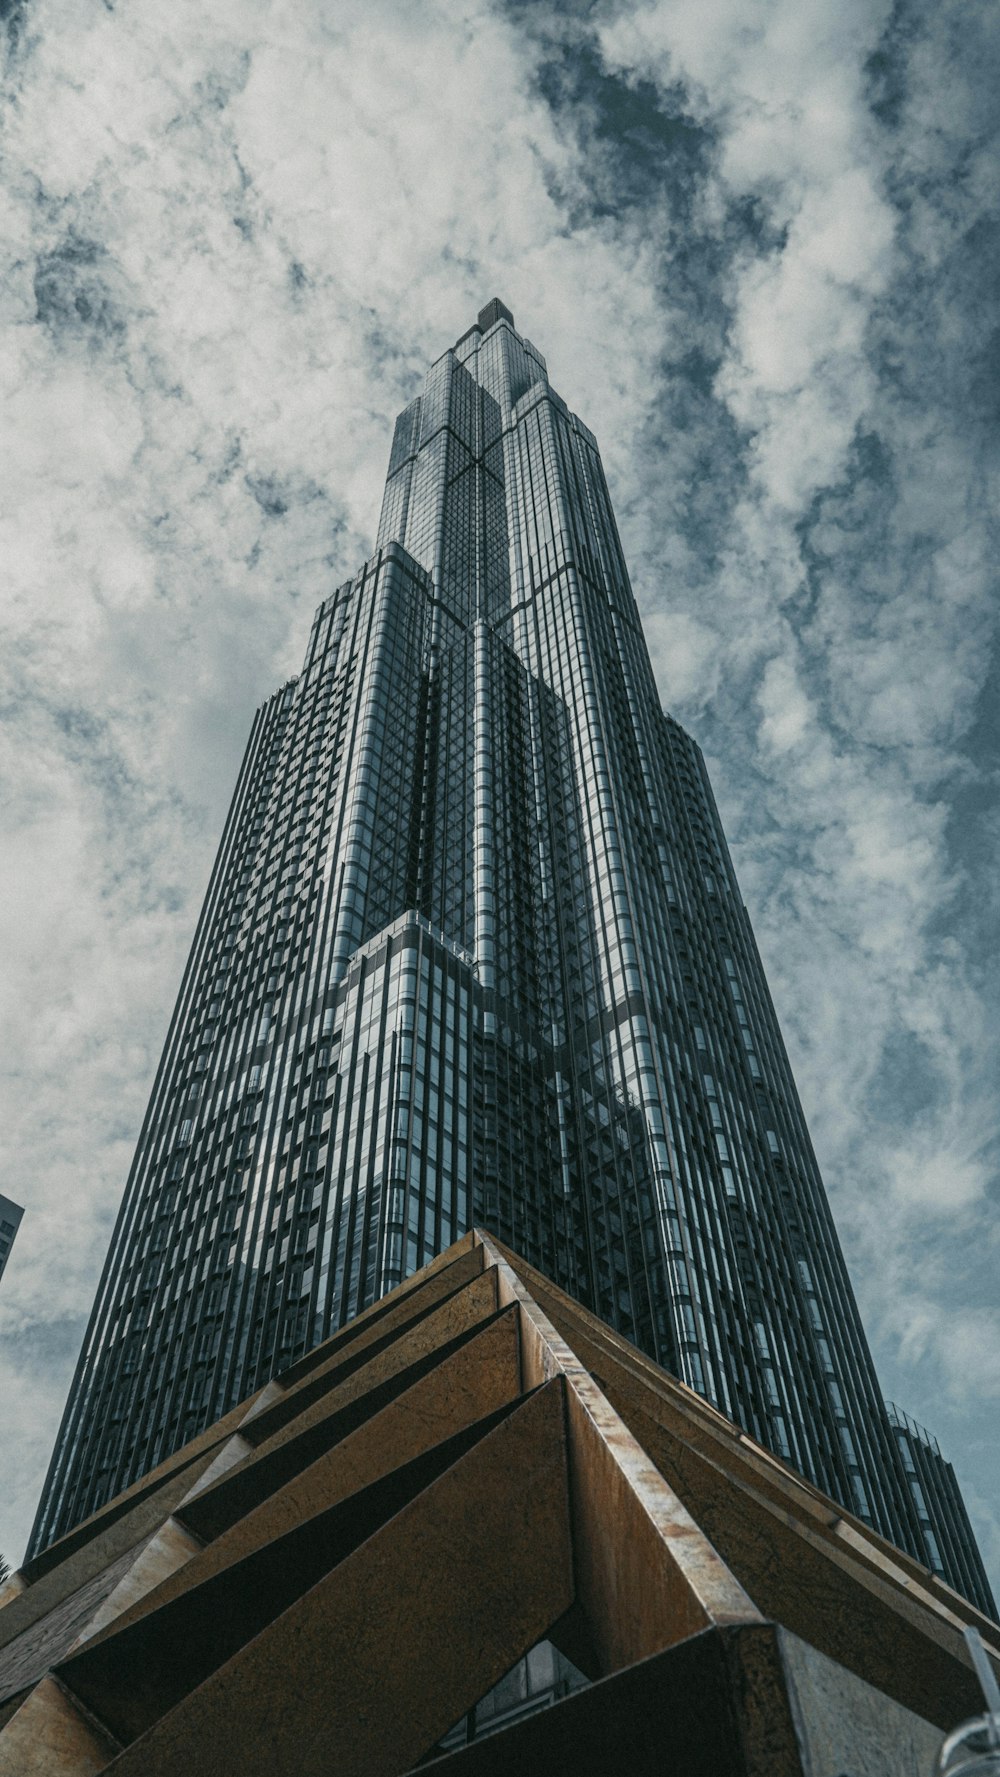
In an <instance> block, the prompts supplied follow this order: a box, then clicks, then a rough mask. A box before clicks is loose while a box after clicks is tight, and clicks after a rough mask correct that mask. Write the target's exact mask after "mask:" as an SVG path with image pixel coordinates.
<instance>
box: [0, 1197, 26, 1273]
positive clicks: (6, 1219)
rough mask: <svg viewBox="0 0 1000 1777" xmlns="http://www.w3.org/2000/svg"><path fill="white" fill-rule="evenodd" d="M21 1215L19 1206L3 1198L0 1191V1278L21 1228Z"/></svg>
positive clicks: (21, 1210) (21, 1211)
mask: <svg viewBox="0 0 1000 1777" xmlns="http://www.w3.org/2000/svg"><path fill="white" fill-rule="evenodd" d="M23 1214H24V1210H23V1209H22V1208H21V1205H20V1204H19V1203H14V1202H13V1201H12V1199H11V1198H10V1197H5V1196H4V1195H3V1192H2V1191H0V1277H2V1276H3V1274H4V1271H5V1270H6V1268H7V1260H8V1259H9V1258H10V1249H11V1247H12V1246H13V1244H14V1236H15V1235H16V1233H17V1230H18V1228H19V1227H20V1226H21V1217H22V1216H23Z"/></svg>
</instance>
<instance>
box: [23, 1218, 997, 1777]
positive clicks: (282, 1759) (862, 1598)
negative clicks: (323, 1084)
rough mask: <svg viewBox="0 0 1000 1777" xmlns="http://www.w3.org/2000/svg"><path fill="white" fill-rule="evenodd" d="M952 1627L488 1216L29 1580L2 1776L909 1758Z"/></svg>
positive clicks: (936, 1586)
mask: <svg viewBox="0 0 1000 1777" xmlns="http://www.w3.org/2000/svg"><path fill="white" fill-rule="evenodd" d="M969 1623H974V1624H976V1626H977V1627H978V1628H979V1629H980V1631H981V1633H982V1634H983V1637H984V1640H986V1642H987V1643H988V1644H989V1645H990V1647H991V1649H992V1650H993V1651H994V1652H995V1650H996V1647H997V1632H996V1630H995V1627H993V1626H991V1625H990V1624H989V1623H987V1622H986V1620H985V1619H984V1618H981V1617H978V1616H977V1614H976V1612H975V1611H974V1610H973V1609H972V1608H971V1607H970V1606H968V1605H966V1604H965V1603H964V1602H963V1601H962V1600H960V1599H959V1598H958V1597H957V1596H956V1595H955V1594H954V1593H951V1592H950V1591H948V1589H947V1587H945V1586H943V1585H942V1584H941V1582H940V1581H938V1580H936V1579H934V1578H933V1577H932V1576H931V1575H930V1574H929V1573H927V1572H926V1571H925V1570H924V1569H921V1568H919V1567H918V1566H917V1565H916V1563H914V1562H912V1561H910V1560H909V1559H908V1558H907V1557H905V1556H902V1555H900V1554H899V1553H898V1551H896V1550H893V1549H890V1548H889V1546H888V1545H887V1544H885V1543H883V1542H882V1541H881V1540H880V1539H879V1538H878V1537H877V1536H875V1535H873V1533H872V1532H871V1531H870V1530H868V1529H866V1528H865V1527H864V1526H863V1525H862V1524H861V1523H860V1522H855V1521H854V1520H852V1519H850V1518H849V1517H847V1516H846V1515H845V1514H844V1512H843V1511H842V1510H841V1509H840V1508H839V1507H837V1506H835V1505H834V1504H833V1503H832V1502H831V1501H830V1500H828V1499H825V1498H824V1497H823V1496H822V1495H820V1494H819V1493H817V1492H816V1491H815V1489H813V1488H811V1487H809V1486H808V1485H807V1484H806V1483H805V1482H804V1481H802V1480H801V1479H800V1478H799V1477H797V1476H795V1475H793V1474H792V1473H791V1472H790V1471H789V1470H788V1469H786V1468H785V1467H784V1466H783V1465H782V1464H781V1463H780V1462H777V1461H776V1460H775V1458H774V1457H773V1456H771V1455H770V1454H768V1453H767V1452H766V1451H764V1450H763V1449H762V1448H760V1447H759V1446H758V1445H756V1444H754V1443H753V1442H752V1441H751V1440H750V1439H748V1438H747V1437H746V1436H745V1434H743V1433H741V1432H740V1431H738V1430H737V1428H736V1427H735V1426H733V1425H732V1424H730V1423H729V1422H728V1421H727V1420H725V1419H723V1418H722V1417H721V1416H720V1415H719V1414H718V1413H717V1412H716V1411H715V1410H714V1409H713V1408H711V1407H709V1406H708V1405H707V1404H706V1403H705V1402H704V1401H703V1400H702V1399H701V1398H700V1397H699V1396H697V1395H695V1394H693V1393H692V1392H691V1391H690V1390H688V1389H687V1388H685V1387H684V1386H683V1385H682V1384H680V1383H679V1382H677V1381H676V1380H674V1379H673V1378H672V1377H670V1376H668V1375H667V1374H666V1373H665V1372H664V1371H662V1370H660V1369H658V1368H657V1366H656V1365H655V1364H653V1363H652V1362H651V1361H650V1360H649V1359H648V1358H646V1357H643V1356H642V1355H641V1354H640V1353H639V1352H638V1351H636V1350H635V1349H634V1348H633V1347H632V1346H631V1345H629V1344H628V1343H627V1342H626V1341H625V1340H624V1339H622V1338H621V1337H620V1336H619V1335H617V1334H615V1333H614V1332H612V1331H610V1330H609V1329H608V1328H607V1327H606V1326H605V1325H604V1324H603V1323H602V1322H601V1321H598V1320H596V1319H595V1318H594V1317H593V1316H592V1315H590V1314H588V1313H587V1312H586V1310H584V1309H582V1308H581V1307H580V1306H579V1305H578V1304H576V1303H575V1302H573V1301H572V1300H571V1299H570V1298H569V1297H567V1296H565V1295H563V1294H562V1292H561V1291H559V1290H557V1289H556V1288H555V1287H554V1286H553V1285H552V1284H551V1283H549V1282H548V1281H547V1280H546V1279H545V1278H544V1277H542V1276H541V1275H540V1274H539V1273H537V1272H535V1271H532V1270H531V1269H530V1267H528V1266H526V1265H524V1264H523V1263H522V1262H521V1261H520V1260H519V1259H518V1257H517V1256H516V1254H514V1253H512V1252H511V1251H509V1250H508V1249H507V1248H505V1247H504V1246H503V1245H501V1243H500V1242H499V1241H497V1240H495V1239H494V1238H493V1237H492V1236H490V1235H489V1234H486V1233H480V1232H473V1233H470V1234H469V1235H467V1236H466V1237H465V1239H464V1240H462V1241H460V1242H459V1243H458V1244H457V1245H456V1246H455V1247H453V1248H452V1249H451V1250H450V1251H449V1252H448V1253H445V1254H443V1255H442V1256H441V1257H440V1258H439V1259H437V1260H436V1261H435V1262H434V1264H433V1265H431V1266H429V1267H427V1269H426V1270H425V1271H422V1272H418V1273H416V1274H415V1275H414V1276H412V1277H410V1278H409V1279H408V1280H407V1281H406V1282H405V1283H404V1284H403V1285H401V1286H400V1288H399V1289H398V1290H396V1291H394V1292H393V1293H392V1294H390V1295H389V1296H387V1297H385V1298H384V1299H383V1300H382V1301H381V1302H379V1303H378V1304H377V1306H376V1308H375V1309H373V1310H370V1311H369V1312H368V1313H367V1314H365V1315H362V1316H359V1317H358V1319H357V1320H356V1321H354V1322H353V1323H351V1325H350V1326H347V1327H345V1328H344V1329H342V1331H341V1332H340V1333H338V1334H337V1335H336V1336H335V1337H334V1338H333V1339H331V1340H329V1341H328V1342H327V1343H326V1344H325V1345H323V1346H320V1347H318V1348H317V1349H316V1350H315V1351H313V1352H312V1353H310V1354H309V1355H308V1356H307V1357H306V1358H304V1359H302V1360H301V1361H300V1362H299V1363H297V1364H296V1365H295V1366H294V1367H293V1368H292V1369H290V1370H288V1371H286V1372H285V1373H283V1374H282V1375H280V1376H278V1377H277V1378H276V1379H275V1381H274V1382H273V1383H271V1384H269V1385H268V1387H267V1388H266V1389H264V1390H263V1391H262V1392H260V1393H258V1394H257V1395H256V1396H254V1397H253V1398H252V1399H251V1400H249V1401H247V1402H246V1403H244V1406H243V1408H242V1409H236V1410H235V1411H234V1412H233V1413H230V1414H229V1415H228V1416H227V1419H226V1421H225V1422H223V1423H222V1424H220V1426H219V1427H217V1428H216V1429H215V1431H214V1433H211V1432H210V1433H205V1434H202V1435H201V1436H200V1437H199V1439H198V1440H197V1442H196V1444H195V1445H192V1446H190V1447H189V1448H188V1450H187V1451H180V1452H178V1454H177V1456H176V1457H174V1458H172V1459H171V1461H170V1463H169V1464H165V1465H164V1467H163V1469H162V1470H160V1471H157V1472H156V1473H155V1474H154V1475H152V1476H149V1477H147V1478H146V1481H145V1482H141V1483H138V1484H137V1485H136V1486H135V1487H133V1488H132V1489H130V1491H129V1494H128V1495H125V1496H122V1498H121V1499H120V1500H118V1501H112V1502H110V1503H109V1504H108V1506H106V1507H105V1508H103V1510H102V1511H101V1512H99V1513H98V1514H97V1515H96V1516H95V1517H94V1518H93V1519H92V1520H90V1522H89V1524H87V1525H84V1526H81V1527H79V1528H78V1529H77V1530H75V1531H73V1532H72V1533H71V1534H70V1535H69V1536H67V1537H66V1538H65V1539H64V1543H62V1544H56V1545H54V1547H53V1548H52V1549H51V1550H48V1551H46V1554H45V1557H44V1560H40V1561H39V1562H38V1563H37V1564H34V1565H33V1566H32V1565H29V1566H28V1567H27V1568H26V1569H25V1571H24V1573H22V1574H21V1575H19V1576H17V1578H16V1581H15V1583H14V1585H12V1586H10V1587H9V1588H8V1602H7V1604H6V1607H5V1608H4V1609H3V1611H2V1612H0V1777H43V1774H44V1777H84V1774H86V1777H91V1774H95V1777H96V1773H99V1772H104V1771H108V1772H114V1773H116V1774H117V1777H168V1774H169V1777H181V1774H182V1773H183V1777H226V1774H227V1773H230V1772H231V1773H233V1774H234V1777H235V1773H237V1772H245V1771H251V1770H255V1769H258V1768H260V1763H259V1760H260V1749H261V1747H266V1748H267V1769H268V1773H269V1777H328V1774H329V1772H330V1770H331V1769H336V1771H337V1773H338V1777H401V1774H402V1773H404V1772H407V1771H409V1770H411V1769H415V1768H416V1767H418V1766H421V1767H422V1766H425V1765H426V1763H427V1761H428V1760H429V1759H431V1760H440V1761H443V1764H442V1768H444V1767H447V1768H449V1769H450V1768H451V1767H452V1766H454V1769H455V1771H456V1773H466V1772H467V1773H469V1774H470V1777H471V1773H473V1772H482V1773H486V1772H492V1771H497V1772H499V1771H501V1770H508V1771H509V1770H511V1769H518V1770H519V1772H523V1773H531V1772H535V1771H537V1772H538V1773H539V1774H541V1773H542V1772H545V1773H546V1777H548V1774H549V1773H551V1771H553V1770H554V1769H572V1770H574V1771H577V1770H578V1771H579V1772H580V1773H584V1772H587V1771H591V1770H592V1771H595V1772H596V1771H598V1770H600V1771H602V1772H607V1771H608V1770H611V1769H622V1770H625V1769H627V1770H628V1771H629V1772H630V1773H636V1774H638V1777H643V1774H644V1773H645V1772H647V1771H648V1772H649V1773H652V1772H653V1771H654V1770H655V1771H656V1772H657V1773H662V1772H663V1771H664V1770H667V1769H669V1770H670V1771H671V1773H676V1777H695V1774H700V1773H702V1772H704V1773H706V1777H707V1773H708V1772H711V1773H712V1777H725V1774H726V1773H729V1772H732V1773H734V1777H736V1774H739V1773H748V1774H750V1773H753V1774H756V1773H760V1777H764V1773H765V1772H766V1773H767V1777H772V1774H773V1773H775V1772H788V1773H796V1772H799V1773H803V1774H805V1773H810V1772H812V1771H814V1770H815V1769H816V1768H817V1766H816V1762H815V1756H814V1754H815V1749H816V1747H817V1746H819V1745H820V1744H822V1745H823V1746H824V1747H825V1748H830V1747H833V1748H834V1749H835V1750H834V1754H831V1756H834V1764H833V1765H830V1770H831V1771H833V1770H834V1769H835V1770H837V1771H845V1772H848V1771H850V1772H853V1771H854V1770H857V1771H859V1772H860V1771H862V1770H867V1769H870V1768H874V1767H873V1766H872V1765H871V1762H870V1758H871V1756H875V1753H877V1755H878V1759H879V1760H880V1761H881V1762H880V1763H879V1764H878V1767H877V1768H878V1769H879V1770H880V1771H883V1772H885V1773H886V1777H896V1774H897V1773H898V1774H899V1777H903V1773H904V1772H905V1773H906V1777H912V1773H913V1772H915V1771H927V1772H928V1774H929V1773H930V1770H931V1765H932V1760H933V1757H934V1755H935V1751H936V1748H937V1746H938V1745H939V1744H940V1741H941V1737H942V1731H943V1730H945V1729H949V1728H951V1727H953V1726H954V1725H955V1724H956V1723H957V1722H958V1721H959V1720H961V1719H963V1718H964V1717H966V1716H969V1715H972V1714H975V1713H977V1712H978V1702H977V1689H976V1683H975V1679H974V1677H973V1674H972V1672H971V1669H970V1667H969V1663H968V1658H967V1655H966V1652H965V1648H964V1644H963V1642H962V1638H961V1631H962V1629H963V1628H964V1627H965V1626H966V1625H967V1624H969ZM543 1667H544V1670H543ZM542 1704H546V1705H550V1706H549V1707H544V1708H543V1707H541V1705H542ZM470 1721H471V1722H472V1723H473V1725H474V1732H473V1733H472V1734H471V1735H470V1732H469V1725H468V1724H469V1722H470ZM615 1749H617V1750H615ZM865 1749H867V1751H866V1750H865ZM873 1749H874V1750H873ZM862 1754H863V1756H864V1758H866V1759H868V1760H869V1762H868V1763H867V1764H865V1763H863V1762H862ZM825 1756H826V1754H825V1753H824V1757H825ZM602 1759H603V1760H604V1762H603V1763H602V1762H601V1761H602ZM609 1760H611V1761H612V1762H610V1763H609V1762H608V1761H609ZM827 1762H828V1761H827ZM822 1768H823V1769H824V1770H825V1769H826V1765H825V1764H824V1765H823V1767H822Z"/></svg>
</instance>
